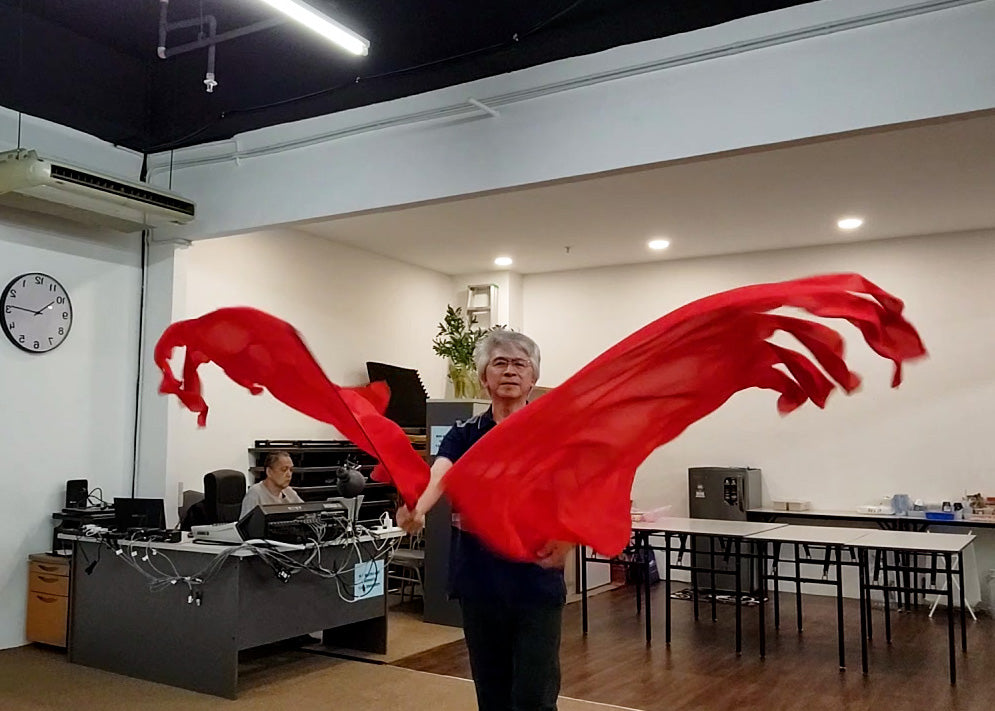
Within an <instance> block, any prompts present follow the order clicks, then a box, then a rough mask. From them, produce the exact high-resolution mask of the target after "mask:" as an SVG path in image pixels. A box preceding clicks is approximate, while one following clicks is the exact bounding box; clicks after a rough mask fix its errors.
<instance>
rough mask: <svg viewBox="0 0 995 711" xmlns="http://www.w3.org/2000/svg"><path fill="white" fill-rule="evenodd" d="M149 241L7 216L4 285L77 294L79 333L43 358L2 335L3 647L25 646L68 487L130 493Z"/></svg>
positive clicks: (1, 216)
mask: <svg viewBox="0 0 995 711" xmlns="http://www.w3.org/2000/svg"><path fill="white" fill-rule="evenodd" d="M140 240H141V238H140V236H138V235H115V234H101V233H97V232H94V231H89V230H86V229H84V228H79V227H76V226H73V225H71V224H69V223H60V222H57V221H55V220H48V219H44V218H37V217H33V216H29V215H24V214H19V213H15V212H14V211H10V210H5V209H4V208H0V288H2V287H3V286H6V284H7V283H8V282H9V281H10V280H11V279H13V278H14V277H15V276H17V275H19V274H22V273H25V272H32V271H39V272H44V273H47V274H49V275H51V276H53V277H55V278H56V279H58V280H59V281H60V282H61V283H62V284H63V286H65V287H66V290H67V291H68V292H69V298H70V300H71V302H72V305H73V315H74V320H73V326H72V330H71V331H70V334H69V337H68V338H67V339H66V341H65V342H64V343H63V344H62V345H61V346H60V347H59V348H58V349H56V350H54V351H52V352H50V353H47V354H44V355H32V354H28V353H25V352H23V351H20V350H18V349H17V348H15V347H14V346H13V345H12V344H11V343H9V342H8V341H7V339H6V338H3V339H0V340H2V342H0V403H2V413H0V452H2V453H3V462H4V476H5V480H6V482H7V484H6V489H7V493H6V495H5V496H3V497H0V531H2V536H0V648H5V647H12V646H17V645H20V644H23V643H24V619H25V604H26V590H27V556H28V554H30V553H39V552H44V551H48V550H51V544H52V529H53V527H54V524H55V522H54V521H53V520H52V518H51V514H52V512H53V511H59V510H60V509H61V508H62V506H63V505H64V502H65V485H66V480H67V479H79V478H85V479H87V480H88V481H89V484H90V487H100V488H101V489H102V490H103V495H104V498H107V499H112V498H113V497H114V496H129V495H130V493H131V472H132V456H133V450H132V447H133V441H134V427H133V423H134V416H135V382H136V374H137V370H138V365H137V363H138V313H139V288H140V284H141V269H140V259H141V246H140V245H141V242H140Z"/></svg>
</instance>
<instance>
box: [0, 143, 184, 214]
mask: <svg viewBox="0 0 995 711" xmlns="http://www.w3.org/2000/svg"><path fill="white" fill-rule="evenodd" d="M0 205H8V206H10V207H15V208H18V209H21V210H30V211H32V212H43V213H45V214H48V215H56V216H57V217H62V218H64V219H68V220H73V221H75V222H84V223H86V224H89V225H97V226H101V227H109V228H110V229H113V230H118V231H120V232H138V231H140V230H143V229H145V228H147V227H158V226H160V225H167V224H180V225H182V224H186V223H187V222H190V221H191V220H192V219H193V218H194V212H195V208H196V205H195V204H194V203H193V202H191V201H190V200H187V199H186V198H183V197H180V196H179V195H176V194H175V193H171V192H168V191H166V190H160V189H158V188H154V187H151V186H149V185H146V184H145V183H137V182H131V181H128V180H122V179H121V178H113V177H110V176H108V175H101V174H99V173H94V172H92V171H89V170H85V169H83V168H77V167H75V166H72V165H67V164H65V163H63V162H61V161H56V160H46V159H45V158H41V157H39V156H38V153H37V152H36V151H32V150H26V149H18V150H14V151H6V152H3V153H0Z"/></svg>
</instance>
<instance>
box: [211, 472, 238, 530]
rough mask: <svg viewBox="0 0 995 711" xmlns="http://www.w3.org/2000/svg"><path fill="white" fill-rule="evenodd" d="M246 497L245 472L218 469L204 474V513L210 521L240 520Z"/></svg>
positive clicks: (228, 521)
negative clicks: (243, 500)
mask: <svg viewBox="0 0 995 711" xmlns="http://www.w3.org/2000/svg"><path fill="white" fill-rule="evenodd" d="M243 498H245V474H243V473H242V472H239V471H235V470H234V469H218V470H217V471H213V472H208V473H207V474H205V475H204V513H205V514H206V516H207V519H208V521H207V522H208V523H231V522H232V521H238V517H239V514H240V513H241V512H242V499H243Z"/></svg>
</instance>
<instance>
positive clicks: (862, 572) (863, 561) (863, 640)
mask: <svg viewBox="0 0 995 711" xmlns="http://www.w3.org/2000/svg"><path fill="white" fill-rule="evenodd" d="M867 564H868V563H867V549H866V548H861V549H859V550H858V551H857V571H858V578H859V587H860V664H861V668H862V669H863V672H864V674H866V673H867V618H868V616H869V615H868V609H867V600H868V598H870V590H868V589H867V580H868V573H869V572H870V571H868V570H867Z"/></svg>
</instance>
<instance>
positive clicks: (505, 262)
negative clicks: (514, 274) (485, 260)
mask: <svg viewBox="0 0 995 711" xmlns="http://www.w3.org/2000/svg"><path fill="white" fill-rule="evenodd" d="M513 262H514V260H512V258H511V257H498V258H497V259H495V260H494V264H496V265H497V266H499V267H510V266H511V265H512V263H513Z"/></svg>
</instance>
